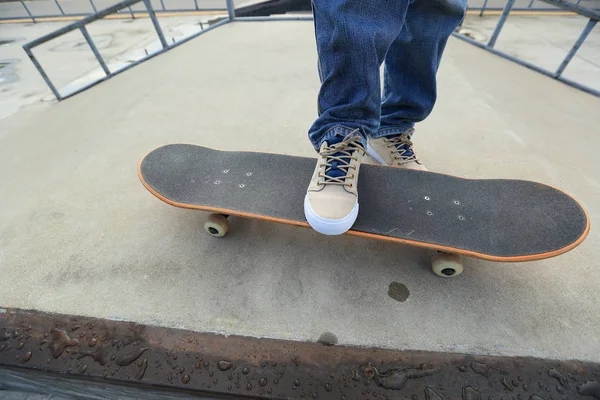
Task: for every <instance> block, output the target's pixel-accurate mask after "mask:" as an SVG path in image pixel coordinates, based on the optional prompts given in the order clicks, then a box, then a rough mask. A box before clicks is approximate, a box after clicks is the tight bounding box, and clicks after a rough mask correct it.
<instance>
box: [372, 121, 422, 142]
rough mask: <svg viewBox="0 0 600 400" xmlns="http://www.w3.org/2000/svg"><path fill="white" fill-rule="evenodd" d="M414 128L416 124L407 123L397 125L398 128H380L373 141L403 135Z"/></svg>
mask: <svg viewBox="0 0 600 400" xmlns="http://www.w3.org/2000/svg"><path fill="white" fill-rule="evenodd" d="M414 126H415V124H414V122H406V123H405V124H401V125H396V126H384V127H380V128H379V129H378V130H377V132H375V133H374V134H373V139H379V138H380V137H384V136H390V135H401V134H403V133H404V132H406V131H407V130H409V129H411V128H412V127H414Z"/></svg>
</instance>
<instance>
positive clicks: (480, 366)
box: [471, 361, 488, 377]
mask: <svg viewBox="0 0 600 400" xmlns="http://www.w3.org/2000/svg"><path fill="white" fill-rule="evenodd" d="M471 369H472V370H473V372H475V373H476V374H479V375H483V376H485V377H487V375H488V366H487V365H486V364H484V363H478V362H476V361H473V362H472V363H471Z"/></svg>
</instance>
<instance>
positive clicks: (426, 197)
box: [423, 196, 431, 201]
mask: <svg viewBox="0 0 600 400" xmlns="http://www.w3.org/2000/svg"><path fill="white" fill-rule="evenodd" d="M423 198H424V199H425V200H427V201H429V200H431V197H429V196H425V197H423Z"/></svg>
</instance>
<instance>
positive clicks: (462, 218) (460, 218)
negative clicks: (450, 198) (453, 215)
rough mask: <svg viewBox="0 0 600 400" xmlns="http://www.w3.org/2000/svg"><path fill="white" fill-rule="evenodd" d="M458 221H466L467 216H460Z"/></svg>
mask: <svg viewBox="0 0 600 400" xmlns="http://www.w3.org/2000/svg"><path fill="white" fill-rule="evenodd" d="M458 219H459V220H461V221H464V220H466V218H465V216H464V215H459V216H458Z"/></svg>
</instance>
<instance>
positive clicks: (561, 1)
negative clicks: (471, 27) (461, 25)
mask: <svg viewBox="0 0 600 400" xmlns="http://www.w3.org/2000/svg"><path fill="white" fill-rule="evenodd" d="M515 1H516V0H508V1H507V2H506V5H505V6H504V9H503V10H502V14H501V15H500V19H499V20H498V23H497V24H496V28H495V29H494V32H493V33H492V36H491V37H490V40H489V41H488V42H487V43H481V42H478V41H476V40H473V39H471V38H469V37H467V36H465V35H461V34H460V33H457V32H454V34H453V35H454V36H455V37H457V38H459V39H462V40H464V41H466V42H469V43H471V44H473V45H475V46H477V47H480V48H482V49H485V50H487V51H489V52H491V53H494V54H496V55H498V56H500V57H503V58H506V59H507V60H510V61H513V62H515V63H517V64H520V65H522V66H524V67H527V68H529V69H532V70H534V71H536V72H539V73H541V74H544V75H546V76H549V77H551V78H554V79H556V80H558V81H561V82H563V83H566V84H567V85H570V86H572V87H574V88H577V89H579V90H583V91H584V92H587V93H590V94H592V95H594V96H598V97H600V91H598V90H596V89H594V88H591V87H589V86H587V85H583V84H581V83H579V82H575V81H573V80H571V79H568V78H565V77H563V76H562V74H563V72H564V71H565V68H567V65H569V63H570V62H571V60H572V59H573V57H574V56H575V54H576V53H577V50H579V48H580V47H581V45H582V44H583V42H584V41H585V39H586V38H587V37H588V36H589V34H590V33H591V32H592V30H593V29H594V27H595V26H596V23H597V22H598V21H599V20H600V12H597V11H596V10H592V9H589V8H585V7H581V6H579V5H578V4H576V3H570V2H568V1H565V0H539V1H543V2H545V3H547V4H550V5H552V6H555V7H558V8H559V9H562V10H565V11H570V12H573V13H576V14H578V15H581V16H584V17H587V18H589V20H588V23H587V24H586V26H585V27H584V28H583V31H582V32H581V34H580V35H579V37H578V38H577V40H576V41H575V43H574V44H573V46H572V47H571V49H570V50H569V52H568V53H567V54H566V56H565V58H564V59H563V60H562V62H561V63H560V65H559V66H558V67H557V69H556V70H554V71H550V70H547V69H544V68H542V67H539V66H537V65H535V64H533V63H530V62H528V61H525V60H522V59H520V58H517V57H515V56H513V55H511V54H508V53H505V52H503V51H500V50H497V49H495V48H494V46H495V45H496V41H497V40H498V36H499V35H500V32H501V31H502V28H503V27H504V24H505V22H506V19H507V18H508V15H509V13H510V12H511V10H512V9H513V6H514V4H515Z"/></svg>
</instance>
